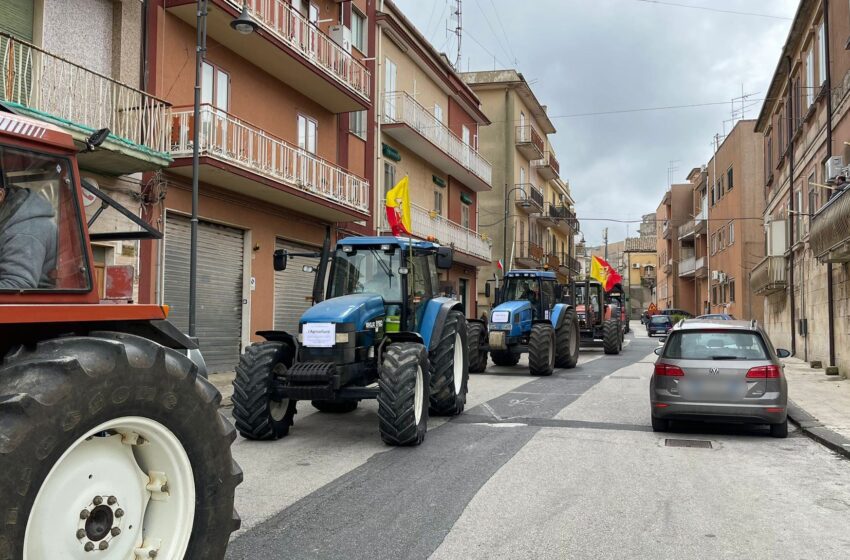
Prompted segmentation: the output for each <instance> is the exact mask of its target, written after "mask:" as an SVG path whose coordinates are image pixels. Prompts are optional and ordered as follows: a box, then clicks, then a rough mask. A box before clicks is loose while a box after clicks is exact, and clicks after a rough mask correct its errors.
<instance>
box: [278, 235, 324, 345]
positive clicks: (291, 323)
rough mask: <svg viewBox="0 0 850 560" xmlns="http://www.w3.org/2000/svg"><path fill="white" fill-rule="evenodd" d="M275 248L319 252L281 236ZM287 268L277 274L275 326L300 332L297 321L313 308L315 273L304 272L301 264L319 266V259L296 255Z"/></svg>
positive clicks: (293, 332) (289, 331)
mask: <svg viewBox="0 0 850 560" xmlns="http://www.w3.org/2000/svg"><path fill="white" fill-rule="evenodd" d="M275 249H286V250H287V251H293V252H296V253H307V252H310V251H318V248H316V247H309V246H307V245H299V244H297V243H290V242H288V241H282V240H280V239H278V240H277V242H276V243H275ZM287 265H288V266H287V267H286V270H284V271H282V272H275V273H274V328H275V330H279V331H286V332H288V333H290V334H295V333H297V332H298V320H299V319H300V318H301V314H302V313H304V311H306V310H307V309H309V308H310V306H311V305H312V302H311V301H310V298H311V297H312V295H313V281H314V280H315V279H316V275H315V274H310V273H307V272H304V270H303V269H302V267H303V266H304V265H310V266H313V267H318V266H319V259H309V258H305V257H296V258H294V259H291V260H290V261H289V262H288V263H287Z"/></svg>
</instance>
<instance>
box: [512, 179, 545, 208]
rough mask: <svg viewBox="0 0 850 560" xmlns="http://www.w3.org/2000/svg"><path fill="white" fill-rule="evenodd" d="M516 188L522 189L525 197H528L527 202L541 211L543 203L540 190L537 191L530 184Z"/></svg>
mask: <svg viewBox="0 0 850 560" xmlns="http://www.w3.org/2000/svg"><path fill="white" fill-rule="evenodd" d="M518 186H521V187H523V190H525V195H526V197H528V200H530V201H531V202H532V203H533V204H534V205H536V206H538V207H539V208H540V209H541V210H542V209H543V204H544V202H543V191H542V190H540V189H538V188H537V187H535V186H534V185H532V184H531V183H528V184H526V185H518Z"/></svg>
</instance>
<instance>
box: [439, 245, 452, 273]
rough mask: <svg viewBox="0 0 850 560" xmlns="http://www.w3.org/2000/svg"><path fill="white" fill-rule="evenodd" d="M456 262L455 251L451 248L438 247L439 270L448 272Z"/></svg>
mask: <svg viewBox="0 0 850 560" xmlns="http://www.w3.org/2000/svg"><path fill="white" fill-rule="evenodd" d="M453 262H454V250H453V249H452V248H451V247H437V268H439V269H440V270H447V269H449V268H451V267H452V263H453Z"/></svg>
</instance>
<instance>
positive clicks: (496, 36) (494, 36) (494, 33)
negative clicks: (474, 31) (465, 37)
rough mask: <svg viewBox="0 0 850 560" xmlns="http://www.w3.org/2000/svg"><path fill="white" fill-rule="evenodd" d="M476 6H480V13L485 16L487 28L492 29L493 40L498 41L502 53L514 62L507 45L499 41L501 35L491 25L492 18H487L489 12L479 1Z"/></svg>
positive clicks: (476, 0)
mask: <svg viewBox="0 0 850 560" xmlns="http://www.w3.org/2000/svg"><path fill="white" fill-rule="evenodd" d="M475 5H476V6H478V11H479V12H481V15H483V16H484V21H485V22H486V23H487V27H488V28H490V33H492V34H493V38H494V39H496V43H497V44H498V45H499V46H500V47H501V48H502V52H503V53H505V55H506V56H507V57H508V58H509V59H511V60H513V57H512V56H511V53H510V52H508V50H507V49H506V48H505V43H504V42H503V41H502V40H501V39H499V35H498V34H497V33H496V30H495V29H494V28H493V24H491V23H490V18H489V17H487V12H485V11H484V8H482V7H481V3H480V2H479V1H478V0H475Z"/></svg>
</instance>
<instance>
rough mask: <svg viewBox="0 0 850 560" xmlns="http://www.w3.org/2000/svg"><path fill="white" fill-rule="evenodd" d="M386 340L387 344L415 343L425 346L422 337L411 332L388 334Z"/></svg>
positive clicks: (385, 336)
mask: <svg viewBox="0 0 850 560" xmlns="http://www.w3.org/2000/svg"><path fill="white" fill-rule="evenodd" d="M384 340H385V341H386V344H392V343H394V342H415V343H416V344H422V345H424V344H425V342H424V341H423V340H422V335H420V334H419V333H415V332H410V331H399V332H388V333H386V334H385V335H384Z"/></svg>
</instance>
